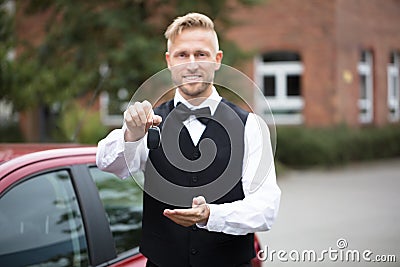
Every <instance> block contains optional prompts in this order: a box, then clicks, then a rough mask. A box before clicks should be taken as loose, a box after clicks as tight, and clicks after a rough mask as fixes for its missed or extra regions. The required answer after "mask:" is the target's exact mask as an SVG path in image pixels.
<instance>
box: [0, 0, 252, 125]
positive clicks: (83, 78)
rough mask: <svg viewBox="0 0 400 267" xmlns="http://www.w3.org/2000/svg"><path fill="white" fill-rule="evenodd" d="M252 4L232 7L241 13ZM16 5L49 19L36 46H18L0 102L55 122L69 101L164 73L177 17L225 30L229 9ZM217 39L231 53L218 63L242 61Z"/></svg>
mask: <svg viewBox="0 0 400 267" xmlns="http://www.w3.org/2000/svg"><path fill="white" fill-rule="evenodd" d="M258 1H259V0H253V1H251V0H241V1H238V3H239V6H244V5H249V4H255V3H257V2H258ZM21 2H23V1H21ZM21 2H18V3H17V4H18V7H17V8H21V9H23V10H24V12H26V13H27V14H41V13H43V12H48V11H50V14H51V15H50V17H49V18H48V20H47V23H46V27H45V29H44V36H43V39H42V41H41V43H40V45H39V46H35V45H33V44H32V43H31V42H29V40H24V42H18V43H17V45H18V46H19V47H22V51H23V52H22V53H21V54H20V55H18V57H17V59H16V60H15V61H14V62H13V63H12V66H11V67H12V69H13V71H12V73H9V75H8V76H9V77H8V78H6V79H5V78H4V77H2V78H1V79H2V83H3V82H4V81H3V80H6V81H7V83H8V84H7V86H2V87H1V88H0V90H1V96H2V97H3V98H6V99H10V100H11V101H12V102H13V103H14V107H15V108H16V109H17V110H24V109H26V108H29V107H32V106H34V107H41V108H45V109H46V110H48V111H49V112H50V113H51V112H53V113H57V114H59V113H62V112H63V110H64V109H65V107H66V106H68V105H69V102H70V100H71V99H75V98H79V97H82V96H84V95H87V94H88V93H89V94H95V93H97V90H98V89H100V87H101V90H105V91H107V92H109V93H111V94H116V92H117V91H118V90H119V89H120V88H128V90H129V91H130V92H131V93H133V92H134V90H135V89H136V88H138V87H139V86H140V85H141V84H142V83H143V82H144V81H145V80H146V79H147V78H149V77H150V76H151V75H153V74H155V73H156V72H158V71H160V70H162V69H163V68H165V67H166V65H165V62H164V52H165V46H166V42H165V39H164V37H163V32H164V30H165V27H166V25H168V24H169V23H170V22H171V21H172V19H173V18H174V17H176V16H178V15H182V14H184V13H187V12H189V11H197V12H203V13H205V14H207V15H209V16H210V17H211V18H213V19H216V20H217V21H218V23H219V24H218V26H219V28H220V29H221V28H222V29H226V28H228V27H230V26H231V25H232V18H231V17H230V13H231V9H230V8H229V5H228V3H230V2H231V1H227V0H219V1H214V0H203V1H186V0H176V1H172V0H148V1H145V0H115V1H109V0H86V1H69V0H57V1H54V0H31V1H27V2H25V1H24V2H23V3H21ZM17 19H18V18H17ZM220 32H221V33H223V32H224V31H220ZM220 39H221V44H222V47H223V48H224V50H227V49H228V50H230V51H227V53H226V55H236V56H235V57H232V58H229V57H226V58H224V63H225V64H233V63H234V62H233V61H234V60H237V59H238V58H240V55H243V53H241V52H240V50H239V49H238V48H237V47H236V46H235V45H234V44H233V43H232V42H227V41H226V40H225V38H224V36H223V34H220ZM20 41H21V40H20ZM233 50H234V51H233ZM238 55H239V56H238ZM2 62H3V61H2ZM104 64H107V66H109V69H110V70H111V71H110V72H108V73H103V76H102V74H101V73H100V72H99V67H100V66H101V65H102V66H105V65H104ZM103 69H104V68H103ZM104 74H107V75H106V76H104ZM104 78H106V79H104ZM10 81H11V82H10ZM50 128H51V127H50Z"/></svg>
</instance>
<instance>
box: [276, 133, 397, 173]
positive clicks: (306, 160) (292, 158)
mask: <svg viewBox="0 0 400 267" xmlns="http://www.w3.org/2000/svg"><path fill="white" fill-rule="evenodd" d="M398 156H400V125H389V126H385V127H382V128H373V127H365V128H360V129H352V128H348V127H345V126H338V127H334V128H324V129H320V128H306V127H299V126H296V127H283V126H280V127H277V150H276V158H277V160H278V161H280V162H282V163H283V164H284V165H289V166H293V167H308V166H315V165H325V166H333V165H338V164H343V163H347V162H351V161H364V160H372V159H382V158H391V157H398Z"/></svg>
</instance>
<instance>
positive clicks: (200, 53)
mask: <svg viewBox="0 0 400 267" xmlns="http://www.w3.org/2000/svg"><path fill="white" fill-rule="evenodd" d="M206 56H207V53H205V52H199V53H197V57H206Z"/></svg>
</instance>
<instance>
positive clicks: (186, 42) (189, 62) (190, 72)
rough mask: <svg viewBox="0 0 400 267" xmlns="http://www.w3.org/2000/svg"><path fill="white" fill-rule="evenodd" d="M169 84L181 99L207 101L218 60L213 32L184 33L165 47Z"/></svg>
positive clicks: (192, 30)
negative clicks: (176, 87)
mask: <svg viewBox="0 0 400 267" xmlns="http://www.w3.org/2000/svg"><path fill="white" fill-rule="evenodd" d="M165 57H166V60H167V63H168V68H169V69H170V71H171V74H172V80H173V82H174V84H175V85H176V86H178V88H179V90H180V93H181V94H182V96H183V97H184V98H185V99H193V98H198V97H208V96H209V95H210V94H211V92H212V89H211V88H212V86H211V85H212V82H213V80H214V72H215V71H216V70H218V68H219V63H221V60H222V51H217V47H216V36H215V34H214V32H213V31H210V30H206V29H201V28H195V29H185V30H183V31H182V33H181V34H179V35H178V36H176V38H175V40H174V41H173V42H170V43H169V45H168V52H166V54H165Z"/></svg>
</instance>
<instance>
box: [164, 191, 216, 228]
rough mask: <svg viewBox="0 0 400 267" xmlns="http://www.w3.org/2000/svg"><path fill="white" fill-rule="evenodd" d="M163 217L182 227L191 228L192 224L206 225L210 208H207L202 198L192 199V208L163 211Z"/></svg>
mask: <svg viewBox="0 0 400 267" xmlns="http://www.w3.org/2000/svg"><path fill="white" fill-rule="evenodd" d="M164 215H165V216H166V217H168V218H169V219H171V220H172V221H174V222H175V223H177V224H180V225H182V226H185V227H187V226H191V225H193V224H196V223H199V224H204V225H205V224H207V221H208V217H209V216H210V208H209V207H208V205H207V203H206V200H205V198H204V197H202V196H199V197H195V198H193V202H192V208H190V209H174V210H170V209H165V210H164Z"/></svg>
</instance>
